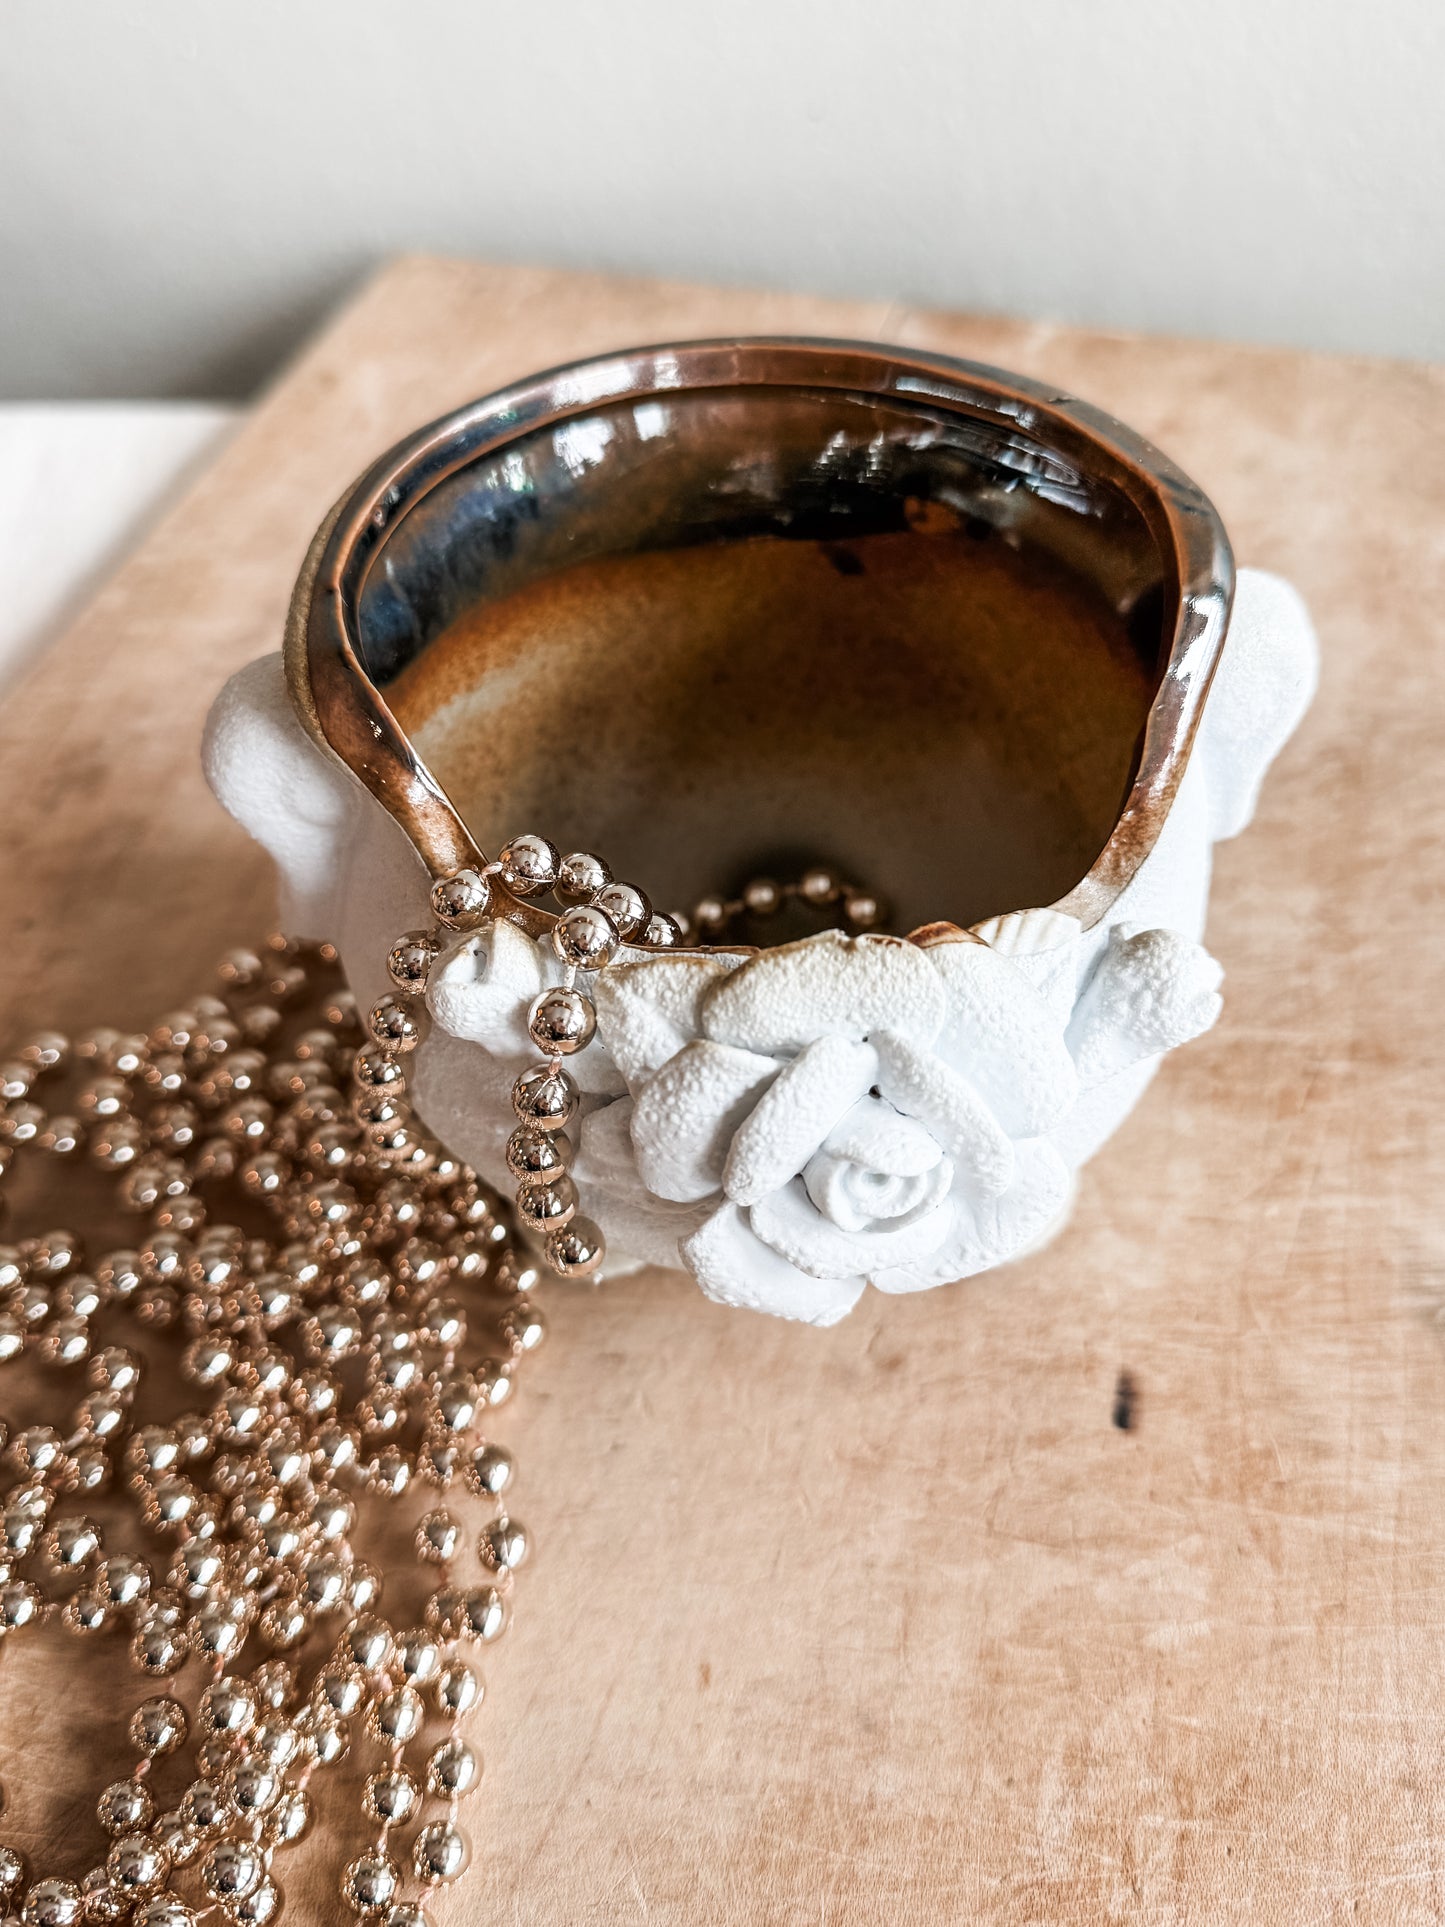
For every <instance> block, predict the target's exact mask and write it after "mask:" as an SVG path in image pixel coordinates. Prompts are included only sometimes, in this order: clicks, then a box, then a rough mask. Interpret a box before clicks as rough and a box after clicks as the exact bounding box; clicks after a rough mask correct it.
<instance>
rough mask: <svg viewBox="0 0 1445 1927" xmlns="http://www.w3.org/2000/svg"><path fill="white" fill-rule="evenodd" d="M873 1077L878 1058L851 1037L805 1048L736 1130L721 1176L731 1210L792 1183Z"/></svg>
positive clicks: (864, 1092)
mask: <svg viewBox="0 0 1445 1927" xmlns="http://www.w3.org/2000/svg"><path fill="white" fill-rule="evenodd" d="M877 1075H878V1053H877V1052H876V1051H875V1050H874V1049H873V1047H872V1046H871V1045H870V1044H860V1043H858V1042H856V1041H855V1040H854V1039H853V1038H851V1037H820V1038H819V1039H818V1040H817V1042H816V1043H813V1044H809V1045H808V1047H807V1049H806V1050H804V1051H803V1052H802V1053H801V1054H800V1055H799V1056H797V1057H795V1058H794V1059H793V1061H792V1062H791V1063H790V1064H785V1065H784V1066H783V1068H782V1070H781V1071H780V1072H779V1073H778V1075H777V1078H776V1079H775V1080H774V1082H773V1083H772V1084H770V1085H769V1087H768V1089H767V1090H766V1091H764V1093H763V1095H762V1097H761V1098H760V1099H759V1100H758V1104H757V1107H756V1108H755V1109H754V1110H753V1112H752V1113H751V1115H750V1116H749V1117H747V1118H746V1119H745V1120H744V1121H743V1123H742V1124H741V1125H739V1127H738V1131H737V1135H736V1136H735V1137H734V1139H733V1142H732V1149H731V1150H730V1151H729V1153H728V1160H727V1165H726V1168H725V1169H724V1172H723V1189H724V1191H726V1193H727V1195H728V1196H729V1197H730V1198H731V1199H732V1200H733V1202H734V1203H735V1204H755V1203H756V1202H757V1200H758V1199H759V1198H763V1197H766V1196H767V1194H768V1193H769V1191H776V1190H777V1189H778V1187H779V1186H780V1185H783V1184H786V1183H787V1182H788V1180H789V1178H793V1177H796V1176H797V1175H798V1173H799V1172H800V1171H801V1170H802V1168H803V1166H804V1165H805V1164H806V1163H807V1162H808V1160H809V1158H811V1157H812V1155H813V1153H814V1152H815V1151H816V1150H817V1149H818V1147H819V1146H820V1145H821V1144H822V1142H823V1140H824V1138H826V1137H827V1135H828V1133H829V1132H830V1131H831V1130H832V1128H833V1126H834V1125H835V1124H836V1123H837V1121H838V1119H839V1118H840V1117H842V1116H843V1115H844V1114H845V1113H846V1112H848V1111H850V1110H851V1109H852V1108H853V1106H854V1105H855V1104H856V1103H857V1102H858V1099H859V1098H860V1097H862V1096H864V1095H865V1094H866V1092H867V1091H868V1089H869V1087H870V1086H871V1084H872V1083H873V1080H874V1078H875V1077H876V1076H877Z"/></svg>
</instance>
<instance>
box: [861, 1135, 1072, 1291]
mask: <svg viewBox="0 0 1445 1927" xmlns="http://www.w3.org/2000/svg"><path fill="white" fill-rule="evenodd" d="M1014 1149H1015V1152H1016V1154H1017V1157H1016V1169H1017V1177H1016V1180H1015V1182H1014V1184H1013V1185H1012V1186H1011V1188H1010V1189H1009V1190H1008V1191H1007V1192H1006V1193H1005V1194H1004V1196H1003V1197H1001V1198H976V1199H969V1198H960V1197H958V1196H957V1195H955V1199H954V1218H953V1224H952V1226H951V1228H950V1231H949V1235H948V1237H947V1238H946V1239H945V1240H944V1242H943V1243H942V1244H940V1245H939V1247H938V1249H937V1250H936V1251H935V1252H933V1253H932V1254H931V1255H930V1256H929V1257H928V1258H927V1259H925V1260H924V1261H923V1262H922V1263H919V1264H909V1265H907V1266H900V1267H898V1268H897V1269H893V1268H891V1267H887V1268H884V1269H882V1270H879V1271H872V1272H870V1273H869V1283H870V1284H872V1285H876V1286H877V1288H878V1290H879V1291H891V1292H901V1291H925V1290H927V1289H928V1288H929V1287H930V1286H932V1285H942V1284H951V1283H953V1281H954V1280H955V1279H958V1278H971V1277H972V1276H973V1274H974V1273H975V1272H978V1271H987V1270H988V1269H989V1267H990V1266H991V1265H999V1264H1002V1263H1003V1262H1004V1261H1005V1259H1008V1258H1018V1257H1021V1256H1022V1255H1023V1254H1024V1253H1025V1252H1026V1251H1028V1250H1029V1249H1030V1247H1031V1246H1033V1245H1034V1244H1036V1243H1037V1242H1038V1240H1039V1239H1040V1238H1042V1237H1043V1235H1044V1233H1045V1232H1046V1231H1048V1230H1049V1229H1050V1228H1051V1227H1052V1226H1053V1225H1055V1224H1056V1223H1057V1221H1058V1219H1059V1216H1060V1213H1061V1212H1062V1211H1063V1210H1064V1208H1065V1206H1066V1205H1067V1204H1068V1201H1069V1197H1070V1194H1071V1192H1072V1190H1073V1178H1072V1176H1071V1174H1070V1172H1069V1168H1068V1166H1067V1165H1066V1164H1065V1163H1064V1161H1063V1159H1062V1158H1061V1157H1060V1156H1059V1154H1058V1152H1057V1151H1056V1150H1055V1149H1054V1147H1053V1145H1052V1144H1050V1143H1049V1142H1048V1141H1047V1139H1045V1138H1032V1139H1029V1140H1027V1141H1025V1142H1024V1143H1022V1144H1018V1145H1016V1146H1015V1147H1014Z"/></svg>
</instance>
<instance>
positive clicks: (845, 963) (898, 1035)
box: [597, 933, 1077, 1324]
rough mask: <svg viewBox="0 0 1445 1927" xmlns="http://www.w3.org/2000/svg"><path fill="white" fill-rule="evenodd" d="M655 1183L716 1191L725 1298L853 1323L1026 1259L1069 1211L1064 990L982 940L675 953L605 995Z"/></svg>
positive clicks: (616, 976)
mask: <svg viewBox="0 0 1445 1927" xmlns="http://www.w3.org/2000/svg"><path fill="white" fill-rule="evenodd" d="M597 992H598V1015H599V1019H600V1024H601V1028H602V1031H603V1034H604V1035H605V1036H606V1038H607V1041H608V1044H609V1047H610V1049H611V1051H612V1053H613V1056H614V1059H615V1061H616V1062H617V1065H618V1067H619V1069H620V1070H621V1071H622V1074H623V1075H624V1077H625V1078H626V1079H627V1083H628V1087H629V1089H630V1090H631V1092H632V1094H633V1113H632V1120H631V1134H632V1143H633V1148H634V1152H635V1155H636V1159H637V1168H638V1172H639V1175H640V1176H641V1178H642V1182H643V1183H644V1184H645V1185H646V1186H647V1188H648V1190H649V1191H652V1192H654V1193H656V1194H657V1195H658V1196H660V1197H664V1198H671V1199H674V1200H677V1201H678V1202H688V1203H693V1204H706V1206H707V1207H708V1208H707V1215H706V1217H705V1218H704V1219H703V1222H702V1223H701V1224H700V1225H699V1227H698V1228H697V1229H696V1230H695V1231H694V1232H692V1234H691V1235H690V1236H688V1237H687V1238H685V1239H684V1241H683V1243H682V1247H681V1249H682V1257H683V1260H684V1262H685V1263H686V1265H687V1267H688V1269H689V1270H690V1271H691V1272H693V1273H694V1275H695V1276H696V1277H697V1279H698V1281H699V1283H700V1284H701V1285H702V1287H703V1289H704V1291H706V1292H708V1294H709V1295H710V1296H712V1297H714V1298H719V1299H722V1300H723V1301H724V1302H726V1303H729V1304H739V1305H754V1306H758V1307H761V1308H765V1309H767V1310H769V1311H776V1312H781V1313H783V1314H784V1315H786V1316H789V1317H793V1318H803V1319H807V1320H809V1321H810V1322H812V1323H814V1324H831V1323H832V1322H833V1321H834V1320H836V1319H838V1318H840V1317H842V1315H843V1314H844V1312H846V1311H847V1310H848V1309H849V1307H850V1306H851V1305H852V1304H853V1303H854V1302H855V1301H856V1299H857V1298H858V1296H859V1295H860V1293H861V1292H862V1290H863V1288H864V1286H865V1285H866V1284H868V1283H870V1282H871V1283H873V1284H874V1285H876V1286H878V1287H879V1288H880V1289H881V1290H884V1291H914V1290H918V1289H921V1288H922V1287H924V1286H927V1285H931V1284H938V1283H941V1282H943V1281H944V1280H945V1279H953V1278H961V1277H964V1276H966V1275H967V1274H968V1273H970V1272H974V1271H980V1270H982V1269H984V1268H985V1267H986V1266H988V1265H992V1264H996V1263H998V1262H999V1260H1000V1259H1002V1258H1005V1257H1008V1256H1010V1255H1011V1254H1012V1253H1014V1252H1016V1251H1018V1250H1020V1249H1021V1248H1022V1247H1023V1246H1025V1245H1026V1244H1028V1243H1029V1242H1031V1241H1032V1240H1033V1239H1034V1238H1036V1237H1037V1236H1038V1235H1039V1234H1040V1233H1041V1232H1043V1231H1044V1230H1045V1229H1046V1227H1047V1226H1048V1224H1049V1223H1050V1221H1051V1220H1052V1219H1053V1218H1054V1217H1056V1216H1057V1214H1058V1213H1059V1212H1060V1211H1061V1210H1062V1208H1063V1206H1064V1203H1065V1200H1066V1199H1067V1196H1068V1191H1069V1173H1068V1171H1067V1169H1066V1167H1065V1165H1064V1163H1063V1160H1062V1159H1061V1158H1060V1156H1059V1154H1058V1152H1057V1151H1056V1150H1054V1148H1053V1147H1052V1145H1050V1144H1049V1143H1047V1141H1046V1140H1045V1139H1044V1136H1043V1133H1044V1132H1046V1131H1047V1130H1048V1129H1049V1127H1050V1125H1052V1124H1053V1123H1055V1122H1056V1121H1057V1120H1058V1119H1060V1118H1061V1117H1062V1116H1063V1115H1064V1114H1065V1113H1066V1112H1067V1110H1068V1109H1069V1107H1070V1106H1071V1105H1072V1103H1073V1102H1074V1097H1075V1093H1076V1088H1077V1081H1076V1077H1075V1071H1074V1064H1073V1059H1072V1058H1071V1057H1070V1055H1069V1051H1068V1048H1067V1045H1066V1044H1065V1041H1064V1035H1063V1027H1062V1025H1061V1024H1060V1023H1059V1021H1058V1019H1057V1017H1056V1016H1055V1015H1054V1014H1053V1013H1052V1011H1051V1010H1050V1008H1049V1005H1048V1004H1047V1002H1046V1001H1045V999H1044V997H1043V996H1042V995H1041V994H1040V992H1039V991H1037V990H1036V989H1035V988H1034V987H1033V985H1032V984H1030V982H1029V981H1028V979H1027V978H1026V977H1025V976H1024V975H1023V973H1022V972H1021V971H1020V970H1018V969H1017V968H1016V967H1015V966H1014V965H1013V964H1012V963H1011V962H1010V961H1009V960H1008V959H1007V958H1006V957H1004V956H1001V955H999V954H998V953H997V952H996V951H994V950H992V949H990V948H989V947H988V946H987V945H985V944H982V943H957V944H947V945H942V946H939V947H938V948H936V949H933V950H922V949H919V948H918V947H917V946H916V945H915V944H911V943H907V942H903V941H900V940H899V939H897V938H892V937H858V938H849V937H844V936H842V935H839V934H836V933H828V934H825V935H823V936H820V937H815V938H811V939H809V940H807V941H806V942H803V943H797V944H788V945H784V946H782V947H781V948H779V949H776V950H768V951H764V952H762V953H761V954H760V955H758V956H755V957H751V958H749V959H747V960H746V961H745V962H744V963H742V964H741V965H738V966H736V967H734V968H721V969H709V967H708V964H707V963H706V962H705V961H693V960H689V959H685V958H677V959H671V958H660V959H657V960H655V961H650V962H647V963H640V964H635V965H632V966H630V967H625V968H623V969H621V970H618V971H614V972H612V973H610V974H609V976H608V977H606V978H604V979H603V980H602V981H601V982H600V983H599V984H598V986H597Z"/></svg>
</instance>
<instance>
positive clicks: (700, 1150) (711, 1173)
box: [632, 1038, 778, 1203]
mask: <svg viewBox="0 0 1445 1927" xmlns="http://www.w3.org/2000/svg"><path fill="white" fill-rule="evenodd" d="M777 1074H778V1065H777V1063H776V1062H775V1060H774V1059H773V1058H771V1057H761V1056H759V1055H758V1054H757V1053H756V1052H754V1051H745V1050H733V1049H732V1048H731V1047H730V1046H729V1045H727V1044H714V1043H710V1042H709V1041H708V1040H707V1039H706V1038H699V1039H697V1040H696V1041H695V1042H693V1043H691V1044H688V1045H686V1046H685V1047H684V1048H683V1049H682V1050H680V1051H679V1052H678V1054H677V1056H676V1057H674V1058H671V1059H670V1060H669V1061H668V1062H667V1063H666V1064H664V1065H663V1067H662V1069H661V1070H660V1071H659V1072H658V1073H657V1075H656V1076H655V1077H653V1078H652V1079H651V1080H650V1081H649V1082H648V1083H646V1084H644V1085H643V1087H642V1089H641V1091H639V1092H638V1094H637V1096H636V1098H635V1099H634V1101H633V1110H632V1143H633V1147H634V1149H635V1150H636V1152H637V1168H638V1171H639V1172H640V1173H641V1176H642V1181H643V1183H644V1184H645V1185H646V1186H647V1188H648V1190H649V1191H655V1192H656V1193H657V1195H658V1196H659V1197H660V1198H674V1199H677V1200H679V1201H680V1202H683V1203H687V1202H691V1201H693V1200H696V1199H699V1198H705V1197H707V1196H708V1194H709V1193H710V1192H712V1191H716V1190H717V1189H718V1188H719V1186H720V1185H721V1184H722V1174H723V1165H724V1162H725V1161H726V1158H727V1154H728V1146H729V1145H730V1144H731V1142H732V1138H733V1133H734V1132H735V1131H736V1130H737V1128H738V1126H739V1125H740V1124H741V1123H742V1121H743V1119H744V1118H745V1117H746V1116H747V1114H748V1112H749V1111H750V1110H751V1109H752V1107H753V1105H754V1104H755V1103H756V1102H757V1100H758V1098H759V1097H760V1096H761V1095H762V1093H763V1091H764V1090H766V1088H767V1086H768V1085H769V1084H770V1083H771V1082H772V1080H773V1078H774V1077H776V1076H777Z"/></svg>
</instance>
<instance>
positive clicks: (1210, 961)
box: [1069, 924, 1224, 1088]
mask: <svg viewBox="0 0 1445 1927" xmlns="http://www.w3.org/2000/svg"><path fill="white" fill-rule="evenodd" d="M1223 976H1224V972H1223V971H1222V970H1221V969H1220V967H1219V965H1218V964H1217V963H1216V962H1215V960H1214V958H1213V957H1211V956H1210V954H1209V952H1208V951H1207V950H1206V949H1205V948H1204V947H1203V945H1202V944H1197V943H1193V942H1191V941H1190V939H1189V938H1188V937H1181V936H1180V935H1179V934H1178V932H1177V931H1174V930H1137V929H1134V928H1133V927H1132V926H1129V925H1126V924H1118V925H1116V926H1115V927H1114V929H1112V930H1111V931H1110V932H1109V942H1108V946H1107V948H1106V949H1105V951H1104V954H1103V956H1102V957H1101V958H1100V959H1099V961H1098V964H1097V965H1096V966H1095V969H1094V974H1093V976H1092V977H1090V979H1089V981H1088V983H1087V984H1086V985H1085V987H1084V990H1083V993H1082V994H1081V996H1080V998H1079V1002H1078V1007H1077V1009H1076V1010H1075V1012H1074V1017H1073V1022H1072V1023H1071V1024H1070V1025H1069V1048H1070V1049H1071V1050H1072V1052H1073V1054H1074V1061H1075V1064H1076V1065H1077V1067H1078V1077H1079V1082H1080V1084H1081V1085H1083V1086H1084V1087H1085V1088H1087V1087H1088V1086H1090V1085H1092V1084H1098V1083H1101V1082H1102V1081H1103V1079H1104V1078H1106V1077H1112V1076H1114V1074H1115V1073H1116V1072H1118V1071H1123V1070H1127V1069H1128V1068H1129V1066H1130V1065H1131V1064H1137V1063H1138V1062H1139V1061H1140V1059H1141V1058H1145V1057H1154V1056H1157V1055H1158V1053H1159V1052H1160V1051H1166V1050H1172V1049H1173V1048H1174V1046H1175V1045H1176V1044H1184V1043H1187V1042H1188V1041H1189V1039H1190V1038H1191V1037H1198V1036H1199V1035H1200V1033H1201V1032H1202V1031H1206V1030H1208V1029H1209V1027H1210V1025H1211V1024H1212V1023H1213V1022H1214V1020H1215V1018H1216V1017H1218V1015H1219V1012H1220V1008H1221V1003H1222V1000H1221V998H1220V995H1219V985H1220V982H1221V980H1222V978H1223Z"/></svg>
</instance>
